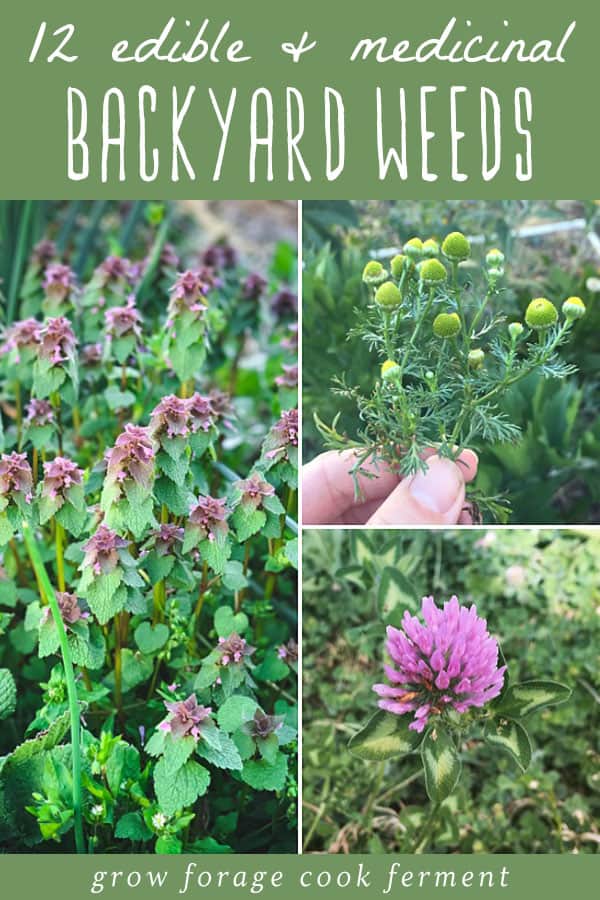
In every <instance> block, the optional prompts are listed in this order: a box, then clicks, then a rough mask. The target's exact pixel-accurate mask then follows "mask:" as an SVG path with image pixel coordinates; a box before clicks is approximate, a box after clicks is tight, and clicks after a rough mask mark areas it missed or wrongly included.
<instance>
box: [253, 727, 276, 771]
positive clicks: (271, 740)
mask: <svg viewBox="0 0 600 900" xmlns="http://www.w3.org/2000/svg"><path fill="white" fill-rule="evenodd" d="M256 746H257V747H258V752H259V753H260V755H261V756H262V758H263V759H266V761H267V762H268V763H271V764H274V763H275V762H276V761H277V754H278V753H279V741H278V740H277V735H276V734H269V735H267V737H266V738H259V739H258V740H257V742H256Z"/></svg>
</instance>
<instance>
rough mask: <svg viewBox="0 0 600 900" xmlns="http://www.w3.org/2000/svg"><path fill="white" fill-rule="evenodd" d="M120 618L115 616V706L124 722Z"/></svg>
mask: <svg viewBox="0 0 600 900" xmlns="http://www.w3.org/2000/svg"><path fill="white" fill-rule="evenodd" d="M119 619H120V616H119V614H118V613H117V615H116V616H115V622H114V634H115V663H114V671H115V706H116V708H117V716H118V717H119V720H120V721H121V722H122V720H123V690H122V678H123V665H122V659H121V628H120V625H121V623H120V621H119Z"/></svg>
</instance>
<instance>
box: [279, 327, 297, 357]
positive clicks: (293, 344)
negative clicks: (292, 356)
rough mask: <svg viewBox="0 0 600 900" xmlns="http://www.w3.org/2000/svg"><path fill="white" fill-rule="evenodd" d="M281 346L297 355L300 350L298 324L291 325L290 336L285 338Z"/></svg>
mask: <svg viewBox="0 0 600 900" xmlns="http://www.w3.org/2000/svg"><path fill="white" fill-rule="evenodd" d="M281 346H282V347H283V349H284V350H291V351H292V353H296V352H297V350H298V323H297V322H294V323H293V324H292V325H290V328H289V334H288V336H287V337H285V338H283V340H282V341H281Z"/></svg>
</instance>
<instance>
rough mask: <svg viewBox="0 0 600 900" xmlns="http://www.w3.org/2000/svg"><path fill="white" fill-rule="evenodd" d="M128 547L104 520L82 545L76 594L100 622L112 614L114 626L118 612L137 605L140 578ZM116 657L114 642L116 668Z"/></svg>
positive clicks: (133, 609) (116, 623) (108, 619)
mask: <svg viewBox="0 0 600 900" xmlns="http://www.w3.org/2000/svg"><path fill="white" fill-rule="evenodd" d="M129 547H130V541H129V540H127V539H126V538H124V537H121V536H120V535H119V534H117V532H116V531H114V530H113V529H112V528H110V527H109V526H108V525H106V523H104V522H101V523H100V525H98V528H97V529H96V531H95V533H94V534H93V535H92V537H91V538H89V540H87V541H86V542H85V544H84V545H83V548H82V549H83V553H84V557H83V561H82V563H81V565H80V566H79V570H80V572H81V577H80V579H79V584H78V587H77V595H78V596H79V597H82V598H83V599H85V600H86V601H87V603H88V606H89V608H90V610H91V611H92V613H93V614H94V616H95V617H96V619H97V620H98V622H99V623H100V625H105V624H106V623H107V622H108V621H110V619H112V618H115V623H114V625H115V629H118V628H119V624H120V622H119V614H120V613H121V612H123V611H128V612H134V611H137V610H138V609H139V608H140V597H139V588H140V587H142V586H143V583H144V582H143V580H142V579H141V578H140V576H139V574H138V572H137V565H136V560H135V559H134V558H133V557H132V556H131V553H130V552H129ZM144 608H145V607H144ZM119 657H120V645H119V643H118V642H117V648H116V654H115V668H116V669H119ZM117 677H120V673H119V674H118V676H117Z"/></svg>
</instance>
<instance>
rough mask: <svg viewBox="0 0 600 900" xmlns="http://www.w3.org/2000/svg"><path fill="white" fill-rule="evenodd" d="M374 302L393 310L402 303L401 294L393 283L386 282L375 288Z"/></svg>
mask: <svg viewBox="0 0 600 900" xmlns="http://www.w3.org/2000/svg"><path fill="white" fill-rule="evenodd" d="M375 302H376V303H378V304H379V305H380V306H384V307H385V308H386V309H394V307H396V306H400V304H401V303H402V294H401V293H400V291H399V290H398V288H397V287H396V285H395V284H394V282H393V281H386V282H385V284H382V285H380V286H379V287H378V288H377V291H376V292H375Z"/></svg>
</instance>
